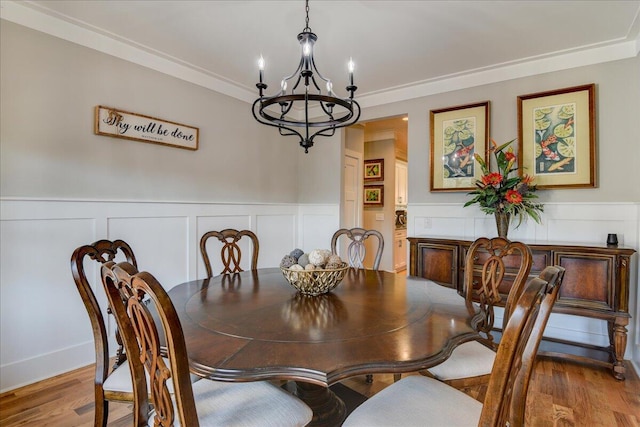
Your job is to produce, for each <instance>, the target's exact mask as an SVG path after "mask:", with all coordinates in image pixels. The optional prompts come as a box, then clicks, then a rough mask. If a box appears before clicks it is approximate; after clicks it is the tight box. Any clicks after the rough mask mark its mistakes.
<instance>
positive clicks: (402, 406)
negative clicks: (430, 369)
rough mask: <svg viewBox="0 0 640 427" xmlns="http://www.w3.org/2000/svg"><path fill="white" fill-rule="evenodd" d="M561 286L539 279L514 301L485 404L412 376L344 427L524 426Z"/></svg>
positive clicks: (387, 390)
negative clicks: (537, 362)
mask: <svg viewBox="0 0 640 427" xmlns="http://www.w3.org/2000/svg"><path fill="white" fill-rule="evenodd" d="M559 288H560V286H558V285H556V286H553V285H552V284H549V283H547V282H546V281H544V280H542V279H540V278H538V277H536V278H533V279H531V280H530V281H529V282H527V284H526V285H525V288H524V290H523V292H522V293H521V295H520V298H519V299H518V300H517V301H516V302H515V304H514V305H513V310H512V314H511V316H510V318H509V321H508V322H507V326H506V328H505V330H504V334H503V336H502V340H501V342H500V346H499V348H498V353H497V355H496V360H495V363H494V365H493V370H492V372H491V378H490V380H489V385H488V388H487V397H486V398H485V401H484V403H480V402H478V401H477V400H475V399H474V398H472V397H471V396H469V395H467V394H465V393H463V392H461V391H459V390H456V389H455V388H453V387H451V386H449V385H447V384H445V383H442V382H440V381H438V380H435V379H433V378H429V377H424V376H420V375H411V376H408V377H405V378H403V379H402V380H400V381H398V382H396V383H393V384H391V385H390V386H388V387H386V388H385V389H383V390H382V391H381V392H379V393H377V394H375V395H374V396H373V397H371V398H370V399H369V400H367V401H365V402H364V403H363V404H361V405H360V406H358V407H357V408H356V409H355V410H354V411H353V412H352V413H351V414H350V415H349V416H348V417H347V419H346V420H345V422H344V423H343V424H342V425H343V427H356V426H366V427H376V426H380V427H387V426H403V427H411V426H420V427H425V426H445V425H446V426H483V427H485V426H491V427H498V426H501V427H502V426H511V427H522V426H524V417H525V405H526V400H527V391H528V388H529V380H530V378H531V373H532V372H533V367H534V362H535V358H536V353H537V351H538V347H539V344H540V340H541V339H542V333H543V331H544V328H545V326H546V324H547V320H548V319H549V315H550V313H551V309H552V307H553V304H554V303H555V301H556V299H557V296H558V290H559Z"/></svg>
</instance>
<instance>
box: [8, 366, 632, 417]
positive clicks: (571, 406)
mask: <svg viewBox="0 0 640 427" xmlns="http://www.w3.org/2000/svg"><path fill="white" fill-rule="evenodd" d="M92 378H93V367H92V366H87V367H85V368H81V369H78V370H75V371H72V372H69V373H66V374H63V375H59V376H57V377H54V378H50V379H47V380H45V381H42V382H39V383H36V384H32V385H29V386H26V387H22V388H20V389H16V390H13V391H10V392H6V393H3V394H1V395H0V426H2V427H10V426H65V427H67V426H91V425H93V407H94V402H93V379H92ZM392 382H393V376H392V375H381V374H376V375H374V382H373V384H367V383H366V382H365V379H364V377H356V378H351V379H348V380H345V381H344V382H343V384H345V385H347V386H349V387H351V388H352V389H354V390H356V391H358V392H360V393H361V394H364V395H366V396H372V395H373V394H375V393H376V392H378V391H380V390H381V389H382V388H384V387H386V386H387V385H389V384H391V383H392ZM466 392H467V393H468V394H469V395H471V396H472V397H475V398H481V399H482V398H483V397H484V392H485V390H484V388H483V387H478V388H476V389H470V390H466ZM109 415H110V416H109V421H110V422H109V426H130V425H131V423H132V420H133V418H132V417H131V405H129V404H124V403H111V404H110V414H109ZM527 426H532V427H534V426H535V427H547V426H562V427H565V426H576V427H584V426H593V427H598V426H603V427H605V426H606V427H611V426H619V427H623V426H624V427H627V426H630V427H633V426H635V427H638V426H640V379H639V378H638V376H637V374H636V373H635V372H634V371H633V368H632V367H631V365H630V364H627V380H626V381H616V380H615V379H614V378H613V377H612V376H611V374H610V372H609V371H608V370H606V369H603V368H596V367H592V366H587V365H580V364H576V363H570V362H565V361H558V360H553V359H540V361H539V363H538V365H537V366H536V369H535V372H534V376H533V379H532V382H531V387H530V389H529V398H528V410H527Z"/></svg>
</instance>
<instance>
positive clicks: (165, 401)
mask: <svg viewBox="0 0 640 427" xmlns="http://www.w3.org/2000/svg"><path fill="white" fill-rule="evenodd" d="M130 271H132V268H131V265H130V264H128V263H126V262H125V263H120V264H117V265H112V264H105V266H103V268H102V278H103V282H104V283H105V286H106V288H107V290H108V293H109V298H110V299H111V300H116V299H119V298H121V299H122V298H123V299H124V300H125V302H126V307H125V306H124V305H119V306H117V307H116V308H115V309H114V312H115V315H116V316H117V317H119V318H121V320H122V322H123V324H124V323H126V321H128V322H129V326H128V327H126V328H123V331H122V333H123V335H127V339H124V340H123V341H124V343H125V348H126V350H127V352H128V353H129V354H130V355H133V354H135V355H136V356H138V357H135V358H133V357H132V359H135V364H139V365H141V366H143V367H144V369H145V370H146V374H147V376H146V378H145V375H142V376H141V381H144V382H146V381H147V378H148V381H149V382H150V384H149V387H150V390H151V402H152V404H153V408H154V409H153V411H152V412H151V413H150V414H149V417H148V419H147V417H146V415H147V414H146V413H145V412H144V410H136V411H134V415H135V417H136V418H135V419H134V424H135V425H137V426H143V425H147V423H149V425H155V426H173V425H181V426H189V427H197V426H199V425H207V426H230V425H242V426H274V427H275V426H282V427H286V426H292V427H293V426H304V425H306V424H308V423H309V422H310V421H311V419H312V417H313V413H312V411H311V409H310V408H309V407H308V406H307V405H305V404H304V403H303V402H302V401H301V400H299V399H298V398H297V397H295V396H293V395H291V394H289V393H287V392H286V391H284V390H283V389H281V388H279V387H277V386H275V385H273V384H271V383H269V382H267V381H257V382H245V383H227V382H219V381H209V380H202V381H198V382H196V383H193V384H192V383H191V381H190V375H189V356H188V353H187V348H186V344H185V339H184V334H183V331H182V326H181V324H180V319H179V318H178V315H177V313H176V311H175V307H174V306H173V303H172V302H171V299H170V298H169V295H168V294H167V292H166V291H165V290H164V288H163V287H162V286H161V285H160V283H158V281H157V280H156V279H155V278H154V277H153V276H152V275H151V274H150V273H147V272H140V273H136V274H130ZM150 307H151V308H152V309H153V310H155V311H156V312H157V314H158V318H159V322H158V323H161V325H162V329H160V328H158V327H157V325H156V321H154V319H153V316H152V314H151V312H150V310H149V308H150ZM160 334H164V337H163V338H164V342H165V343H166V347H167V359H168V362H166V361H165V359H163V358H162V357H161V353H160V342H161V339H160V337H161V335H160ZM132 364H134V362H132ZM170 380H171V381H172V382H173V388H174V390H175V393H171V392H170V390H169V389H168V387H167V383H168V381H170ZM136 387H138V391H139V394H141V395H143V397H144V398H145V399H146V398H147V393H145V392H144V391H146V390H147V386H146V384H144V385H142V384H140V383H139V382H136ZM134 404H135V405H139V404H141V403H140V402H134ZM142 404H143V405H144V402H143V403H142Z"/></svg>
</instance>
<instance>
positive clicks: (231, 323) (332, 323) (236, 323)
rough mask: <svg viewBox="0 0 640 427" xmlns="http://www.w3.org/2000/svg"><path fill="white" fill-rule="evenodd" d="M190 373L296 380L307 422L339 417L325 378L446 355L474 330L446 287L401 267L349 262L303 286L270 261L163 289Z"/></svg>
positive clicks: (406, 366) (423, 364) (329, 422)
mask: <svg viewBox="0 0 640 427" xmlns="http://www.w3.org/2000/svg"><path fill="white" fill-rule="evenodd" d="M169 295H170V297H171V299H172V301H173V303H174V305H175V307H176V310H177V312H178V316H179V317H180V322H181V324H182V328H183V330H184V336H185V341H186V346H187V352H188V354H189V360H190V367H191V370H192V372H193V373H195V374H197V375H200V376H202V377H205V378H210V379H213V380H218V381H259V380H292V381H295V384H296V387H294V390H293V391H294V393H295V394H297V395H298V396H299V397H300V398H301V399H302V400H304V401H305V402H306V403H307V404H308V405H309V406H310V407H311V408H312V409H313V411H314V419H313V421H312V424H311V425H326V426H339V425H340V424H341V423H342V420H343V419H344V417H345V416H346V413H345V405H344V402H342V401H341V400H340V399H339V398H338V397H337V396H336V395H335V394H334V393H333V392H332V391H331V390H330V389H329V386H331V385H332V384H335V383H336V382H339V381H340V380H342V379H345V378H347V377H351V376H354V375H363V374H375V373H402V372H412V371H417V370H421V369H425V368H429V367H431V366H433V365H435V364H438V363H440V362H442V361H443V360H445V359H446V358H447V357H448V356H449V355H450V354H451V351H452V350H453V349H454V348H455V347H456V346H457V345H458V344H460V343H462V342H465V341H469V340H472V339H474V338H476V337H477V333H476V331H475V330H474V329H473V327H472V317H473V316H472V314H471V313H470V312H469V310H468V309H467V307H466V305H465V303H464V298H463V297H461V296H460V295H458V294H457V293H456V292H455V290H453V289H449V288H445V287H442V286H440V285H438V284H436V283H434V282H430V281H428V280H425V279H419V278H407V277H405V276H403V275H399V274H394V273H389V272H383V271H373V270H358V269H349V271H348V272H347V274H346V276H345V278H344V279H343V281H342V282H341V283H340V284H339V285H338V286H337V287H336V288H335V289H334V290H333V291H332V292H330V293H327V294H324V295H319V296H305V295H302V294H300V293H298V292H297V291H296V289H295V288H293V286H291V285H290V284H289V283H288V282H287V281H286V279H285V278H284V277H283V275H282V272H281V271H280V269H278V268H268V269H258V270H251V271H245V272H242V273H236V274H226V275H220V276H215V277H212V278H208V279H203V280H194V281H191V282H187V283H184V284H181V285H178V286H175V287H174V288H172V289H171V290H170V291H169Z"/></svg>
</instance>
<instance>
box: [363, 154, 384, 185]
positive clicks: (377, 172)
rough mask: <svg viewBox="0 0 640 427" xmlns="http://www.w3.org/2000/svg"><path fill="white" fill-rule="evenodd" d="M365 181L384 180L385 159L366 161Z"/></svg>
mask: <svg viewBox="0 0 640 427" xmlns="http://www.w3.org/2000/svg"><path fill="white" fill-rule="evenodd" d="M364 180H365V181H384V159H372V160H365V161H364Z"/></svg>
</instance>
